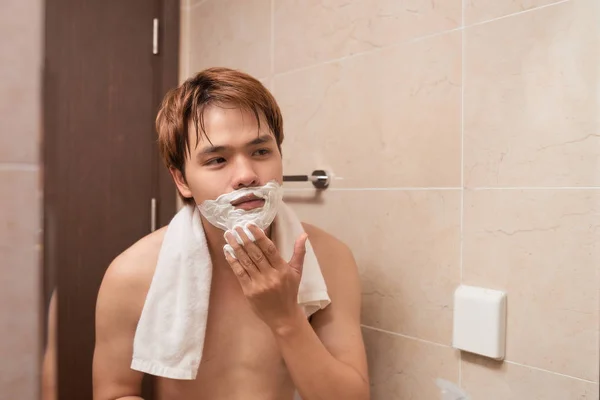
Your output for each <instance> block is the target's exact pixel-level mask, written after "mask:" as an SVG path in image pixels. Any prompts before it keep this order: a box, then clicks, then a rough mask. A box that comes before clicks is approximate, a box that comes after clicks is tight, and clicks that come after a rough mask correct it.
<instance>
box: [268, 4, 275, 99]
mask: <svg viewBox="0 0 600 400" xmlns="http://www.w3.org/2000/svg"><path fill="white" fill-rule="evenodd" d="M270 45H271V46H270V47H271V48H270V51H271V73H270V77H269V85H270V86H271V89H273V88H272V86H273V80H274V79H275V0H271V43H270Z"/></svg>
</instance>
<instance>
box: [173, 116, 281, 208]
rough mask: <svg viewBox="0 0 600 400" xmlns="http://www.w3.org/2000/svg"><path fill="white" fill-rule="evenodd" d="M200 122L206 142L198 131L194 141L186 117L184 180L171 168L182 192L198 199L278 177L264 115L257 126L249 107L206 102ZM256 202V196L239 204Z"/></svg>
mask: <svg viewBox="0 0 600 400" xmlns="http://www.w3.org/2000/svg"><path fill="white" fill-rule="evenodd" d="M261 118H262V116H261ZM199 128H200V127H199ZM204 128H205V130H206V134H207V136H208V137H209V139H210V142H209V141H208V140H207V139H206V137H205V136H204V135H203V134H199V135H198V140H199V143H196V128H195V126H194V124H193V123H190V127H189V129H188V132H189V143H190V148H191V157H190V156H189V154H188V155H187V156H186V163H185V177H186V179H185V182H184V181H183V180H182V179H181V177H180V176H177V175H179V174H177V173H174V175H175V176H174V177H175V182H176V184H177V186H178V188H179V190H180V192H181V193H182V195H183V196H185V197H193V198H194V201H195V203H196V204H201V203H202V202H203V201H204V200H214V199H216V198H217V197H219V196H220V195H222V194H225V193H229V192H232V191H234V190H237V189H241V188H247V187H258V186H263V185H265V184H267V183H268V182H269V181H271V180H275V181H277V182H279V183H280V184H281V183H282V180H283V175H282V161H281V153H280V152H279V150H278V148H277V142H276V140H275V136H274V135H273V134H272V133H271V132H270V130H269V126H268V124H267V122H266V121H265V120H264V119H261V121H260V131H259V129H258V123H257V121H256V117H255V116H254V113H253V112H252V111H245V110H240V109H239V108H221V107H218V106H209V107H207V108H205V110H204ZM211 142H212V144H211ZM259 206H262V204H260V202H248V203H247V204H240V205H239V207H241V208H246V209H252V208H256V207H259Z"/></svg>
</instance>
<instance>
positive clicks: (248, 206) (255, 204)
mask: <svg viewBox="0 0 600 400" xmlns="http://www.w3.org/2000/svg"><path fill="white" fill-rule="evenodd" d="M264 204H265V200H264V199H261V198H260V197H256V196H254V195H249V196H244V197H241V198H239V199H237V200H235V201H232V202H231V205H232V206H234V207H236V208H241V209H243V210H252V209H255V208H259V207H262V206H264Z"/></svg>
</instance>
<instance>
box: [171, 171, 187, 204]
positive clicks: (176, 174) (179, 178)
mask: <svg viewBox="0 0 600 400" xmlns="http://www.w3.org/2000/svg"><path fill="white" fill-rule="evenodd" d="M169 172H170V173H171V176H172V177H173V181H175V185H177V190H179V193H181V196H183V197H184V198H186V199H190V198H192V191H191V190H190V188H189V186H188V184H187V182H186V180H185V178H184V177H183V174H182V173H181V171H180V170H178V169H177V168H175V167H170V168H169Z"/></svg>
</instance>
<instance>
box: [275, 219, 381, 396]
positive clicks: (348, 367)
mask: <svg viewBox="0 0 600 400" xmlns="http://www.w3.org/2000/svg"><path fill="white" fill-rule="evenodd" d="M305 228H306V231H307V233H308V234H309V237H310V238H311V244H312V245H313V248H314V250H315V253H316V255H317V258H318V260H319V264H320V265H321V269H322V271H323V275H324V277H325V280H326V282H327V290H328V293H329V296H330V298H331V304H330V305H329V306H327V307H326V308H325V309H323V310H321V311H319V312H317V313H316V314H314V317H313V319H312V327H311V325H310V324H309V323H308V321H307V320H306V318H304V317H303V316H301V317H300V318H298V319H297V321H296V323H295V324H294V325H290V326H288V327H285V328H283V329H280V330H279V331H275V337H276V339H277V343H278V344H279V348H280V350H281V352H282V355H283V358H284V359H285V362H286V365H287V367H288V370H289V372H290V374H291V376H292V379H293V381H294V384H295V385H296V387H297V389H298V391H299V392H300V394H301V396H302V399H303V400H325V399H348V400H350V399H357V400H367V399H369V379H368V368H367V361H366V355H365V349H364V344H363V339H362V333H361V329H360V308H361V289H360V280H359V276H358V268H357V266H356V262H355V261H354V257H353V255H352V253H351V251H350V250H349V249H348V248H347V247H346V246H345V245H344V244H343V243H341V242H339V241H338V240H336V239H335V238H333V237H331V236H330V235H328V234H326V233H325V232H323V231H321V230H319V229H317V228H315V227H312V226H310V225H306V226H305ZM313 329H314V330H313Z"/></svg>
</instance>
